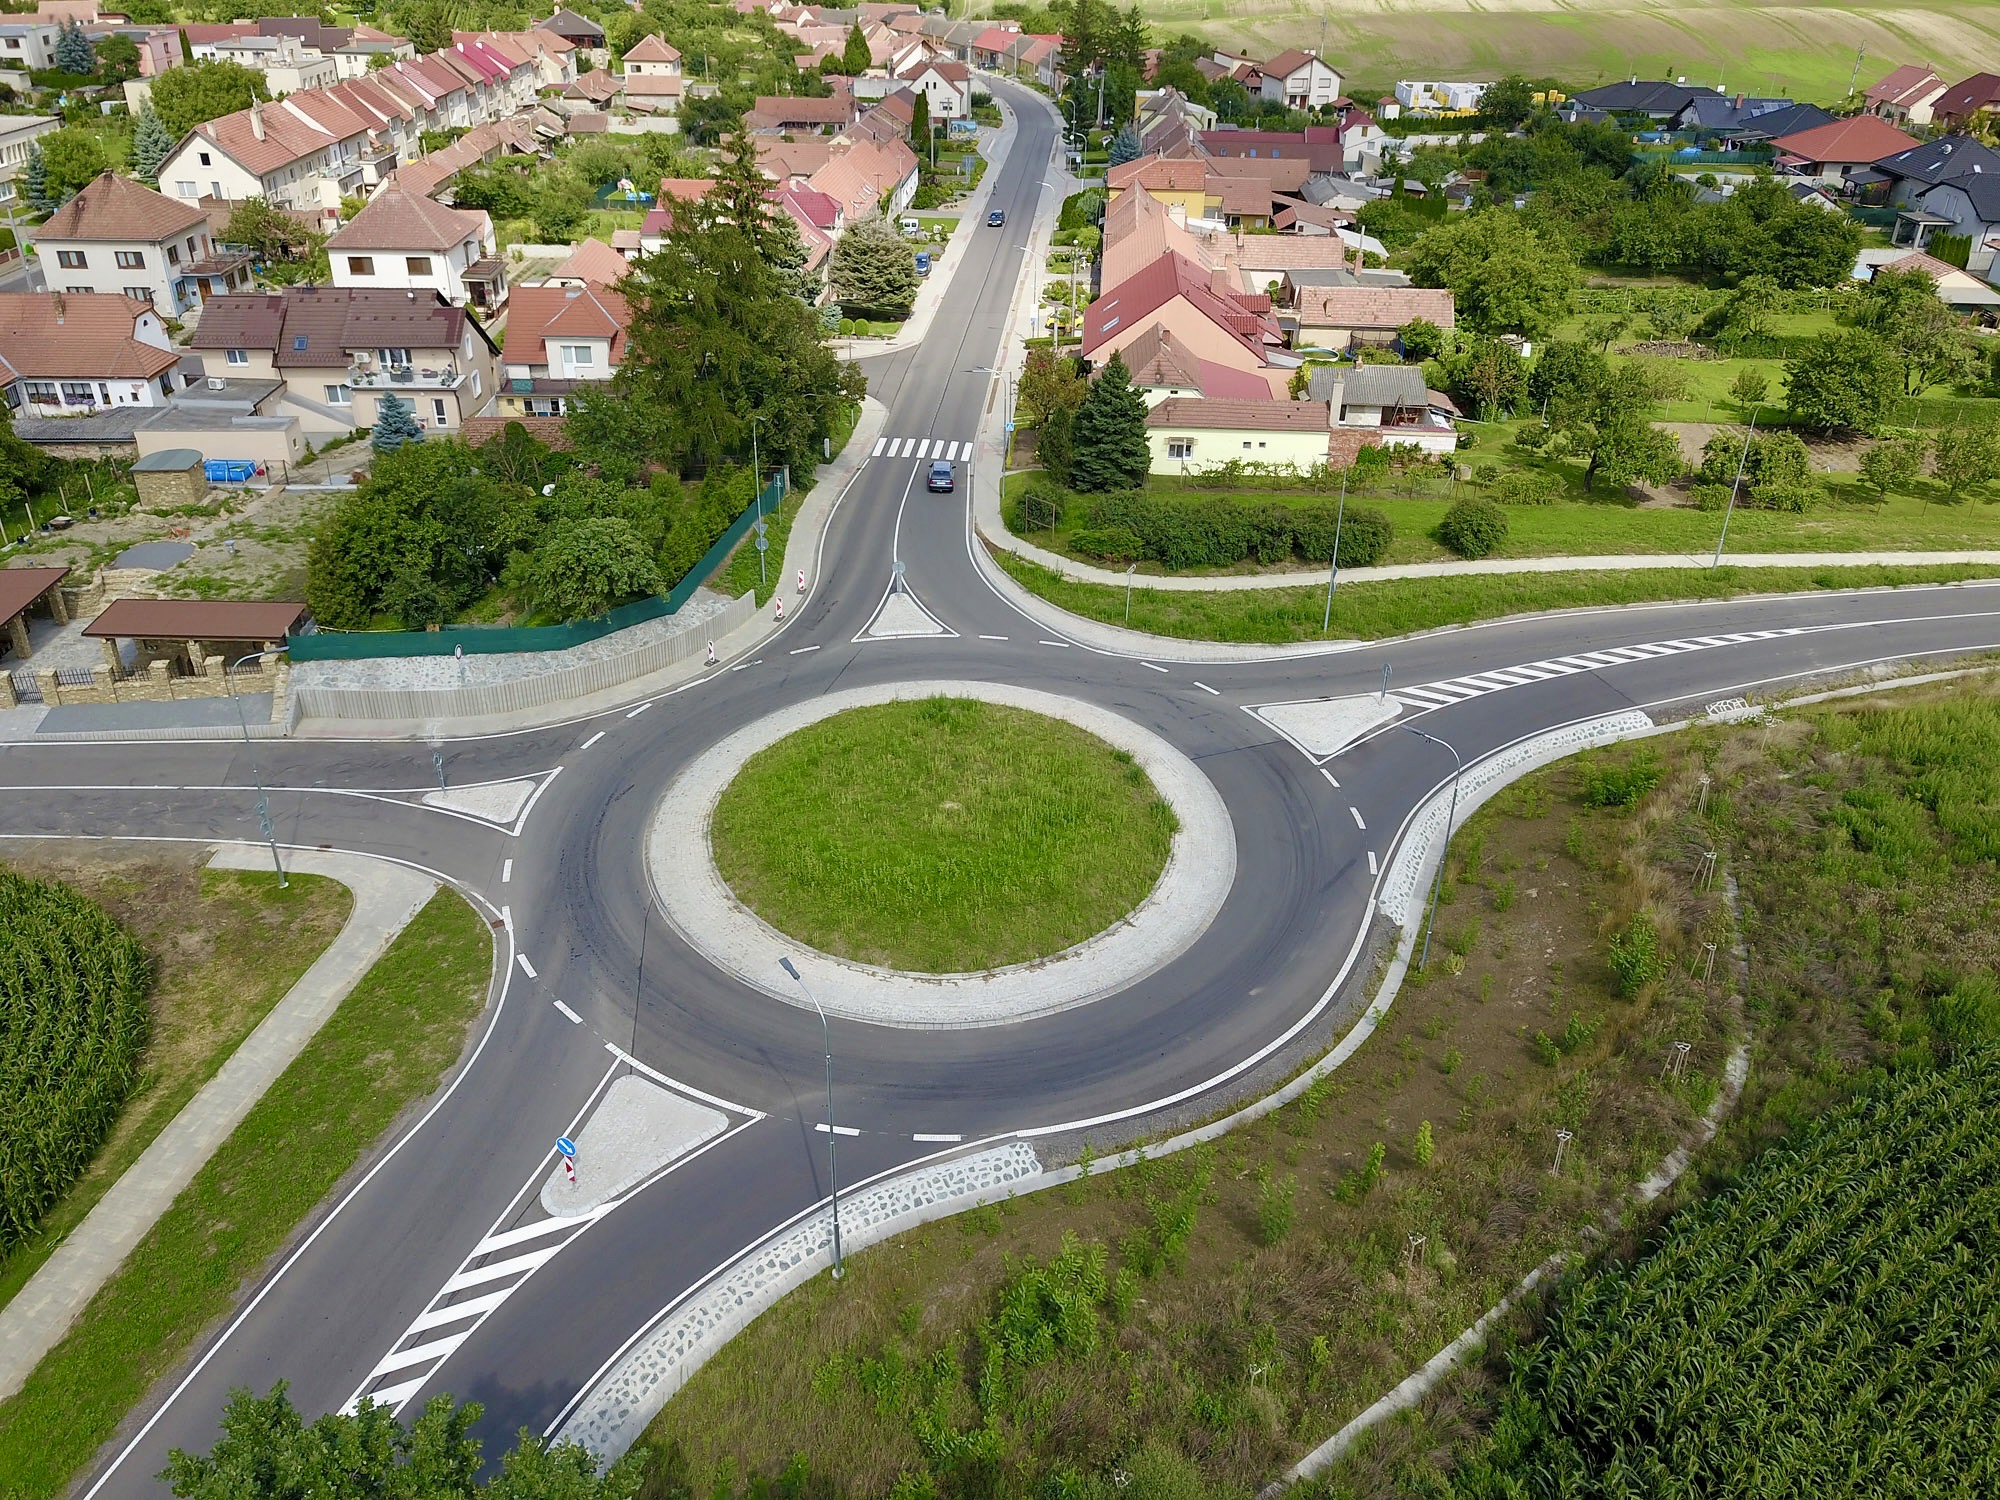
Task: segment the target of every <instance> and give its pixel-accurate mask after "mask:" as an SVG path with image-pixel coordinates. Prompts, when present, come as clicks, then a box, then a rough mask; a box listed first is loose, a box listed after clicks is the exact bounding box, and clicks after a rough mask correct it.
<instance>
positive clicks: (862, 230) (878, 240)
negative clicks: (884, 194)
mask: <svg viewBox="0 0 2000 1500" xmlns="http://www.w3.org/2000/svg"><path fill="white" fill-rule="evenodd" d="M917 284H918V276H917V260H916V256H915V254H914V253H913V252H912V251H911V249H910V242H909V241H908V240H906V239H904V238H903V236H902V235H901V234H900V233H899V232H898V231H897V229H896V227H895V226H894V225H893V224H891V223H890V222H889V221H888V220H887V219H884V218H882V217H881V216H879V215H871V216H870V217H868V218H866V219H863V220H861V222H860V223H858V224H850V225H848V227H847V232H846V233H845V234H843V235H841V237H840V239H839V240H838V241H837V242H836V243H835V244H834V247H833V295H834V297H835V299H836V300H838V301H839V303H840V306H841V310H842V311H844V312H846V313H848V314H849V315H850V316H877V315H881V316H887V317H891V318H901V317H906V316H908V314H909V311H910V306H911V304H912V303H913V302H914V301H915V300H916V296H917Z"/></svg>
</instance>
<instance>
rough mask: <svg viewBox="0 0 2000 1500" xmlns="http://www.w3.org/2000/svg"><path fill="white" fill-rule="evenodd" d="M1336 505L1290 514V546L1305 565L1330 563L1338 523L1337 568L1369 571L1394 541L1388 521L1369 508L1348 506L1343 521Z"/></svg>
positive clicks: (1305, 509)
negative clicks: (1338, 562)
mask: <svg viewBox="0 0 2000 1500" xmlns="http://www.w3.org/2000/svg"><path fill="white" fill-rule="evenodd" d="M1339 509H1340V508H1339V506H1338V505H1313V506H1303V507H1301V508H1299V509H1298V510H1295V511H1293V512H1292V537H1293V545H1294V546H1296V547H1297V549H1298V554H1299V556H1300V557H1301V558H1302V559H1304V560H1305V561H1306V562H1312V563H1330V562H1332V561H1333V533H1334V523H1335V521H1336V520H1338V521H1339V523H1340V565H1341V566H1342V567H1343V568H1371V567H1373V566H1374V565H1375V564H1376V563H1378V562H1380V561H1381V560H1382V558H1383V555H1384V554H1386V553H1387V552H1388V550H1389V544H1390V543H1391V542H1392V541H1394V540H1395V539H1396V528H1395V527H1394V526H1392V525H1390V524H1389V518H1388V517H1387V516H1385V515H1383V514H1382V512H1381V511H1379V510H1376V509H1374V508H1373V507H1371V506H1356V505H1350V506H1348V507H1347V515H1346V516H1345V517H1344V518H1342V517H1341V516H1340V514H1339Z"/></svg>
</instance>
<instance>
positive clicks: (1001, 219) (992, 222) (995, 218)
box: [986, 208, 1007, 229]
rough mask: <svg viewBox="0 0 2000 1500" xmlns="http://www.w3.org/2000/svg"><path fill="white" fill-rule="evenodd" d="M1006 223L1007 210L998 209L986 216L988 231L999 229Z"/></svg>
mask: <svg viewBox="0 0 2000 1500" xmlns="http://www.w3.org/2000/svg"><path fill="white" fill-rule="evenodd" d="M1006 222H1007V210H1006V209H1004V208H996V209H994V210H993V211H992V212H991V213H989V214H987V216H986V227H987V228H988V229H998V228H999V227H1000V226H1001V225H1002V224H1005V223H1006Z"/></svg>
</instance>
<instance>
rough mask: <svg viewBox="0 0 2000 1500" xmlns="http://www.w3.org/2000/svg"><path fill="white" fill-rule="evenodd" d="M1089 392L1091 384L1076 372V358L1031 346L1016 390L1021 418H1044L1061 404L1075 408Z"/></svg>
mask: <svg viewBox="0 0 2000 1500" xmlns="http://www.w3.org/2000/svg"><path fill="white" fill-rule="evenodd" d="M1089 393H1090V384H1089V382H1088V381H1086V380H1085V379H1084V378H1083V377H1082V376H1081V375H1079V374H1078V373H1077V369H1076V361H1075V360H1073V359H1066V358H1064V357H1063V356H1061V355H1059V354H1057V353H1056V352H1055V351H1054V350H1053V349H1046V348H1042V349H1030V350H1029V351H1028V357H1027V360H1026V362H1025V363H1023V365H1022V366H1021V384H1020V389H1019V390H1018V392H1017V393H1016V401H1017V410H1018V411H1019V412H1020V414H1021V419H1022V420H1023V421H1025V422H1028V423H1030V424H1035V423H1040V422H1044V421H1046V420H1047V419H1048V417H1049V414H1050V413H1052V412H1054V411H1055V410H1057V409H1058V408H1062V409H1064V410H1067V411H1075V410H1076V409H1077V407H1079V406H1081V405H1082V404H1083V398H1084V397H1085V396H1086V395H1088V394H1089Z"/></svg>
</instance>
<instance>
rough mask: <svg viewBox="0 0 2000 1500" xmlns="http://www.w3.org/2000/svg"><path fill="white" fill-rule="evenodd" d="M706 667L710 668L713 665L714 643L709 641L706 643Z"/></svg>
mask: <svg viewBox="0 0 2000 1500" xmlns="http://www.w3.org/2000/svg"><path fill="white" fill-rule="evenodd" d="M708 665H710V666H711V667H712V666H714V665H715V642H714V641H710V642H709V643H708Z"/></svg>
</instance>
